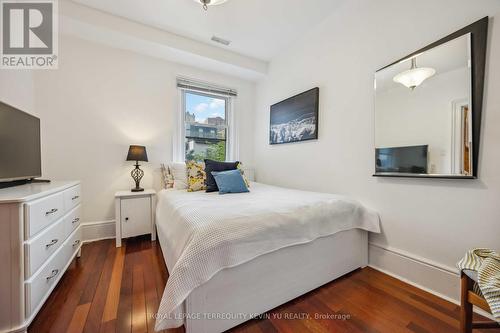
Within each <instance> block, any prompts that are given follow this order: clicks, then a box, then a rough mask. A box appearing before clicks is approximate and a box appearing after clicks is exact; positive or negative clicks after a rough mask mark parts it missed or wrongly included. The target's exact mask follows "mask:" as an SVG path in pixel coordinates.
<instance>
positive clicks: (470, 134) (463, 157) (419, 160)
mask: <svg viewBox="0 0 500 333" xmlns="http://www.w3.org/2000/svg"><path fill="white" fill-rule="evenodd" d="M487 25H488V18H485V19H483V20H480V21H478V22H476V23H474V24H472V25H470V26H468V27H465V28H464V29H462V30H460V31H457V32H456V33H454V34H451V35H450V36H448V37H445V38H443V39H442V40H440V41H438V42H436V43H433V44H431V45H429V46H427V47H425V48H423V49H421V50H419V51H416V52H414V53H412V54H410V55H409V56H407V57H405V58H403V59H401V60H399V61H396V62H394V63H392V64H391V65H388V66H385V67H384V68H382V69H380V70H378V71H377V72H376V74H375V174H374V176H389V177H434V178H476V177H477V168H478V155H479V154H478V153H479V137H480V133H479V131H480V126H481V108H482V95H483V86H484V66H485V57H486V34H487Z"/></svg>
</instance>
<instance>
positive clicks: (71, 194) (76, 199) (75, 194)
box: [63, 185, 82, 212]
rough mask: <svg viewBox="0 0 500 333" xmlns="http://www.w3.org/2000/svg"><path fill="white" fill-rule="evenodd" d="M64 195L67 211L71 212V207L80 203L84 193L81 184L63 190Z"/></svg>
mask: <svg viewBox="0 0 500 333" xmlns="http://www.w3.org/2000/svg"><path fill="white" fill-rule="evenodd" d="M63 195H64V207H65V208H66V211H67V212H69V211H70V210H71V209H73V208H74V207H76V206H77V205H79V204H80V202H81V198H82V194H81V186H80V185H76V186H73V187H71V188H69V189H67V190H66V191H64V192H63Z"/></svg>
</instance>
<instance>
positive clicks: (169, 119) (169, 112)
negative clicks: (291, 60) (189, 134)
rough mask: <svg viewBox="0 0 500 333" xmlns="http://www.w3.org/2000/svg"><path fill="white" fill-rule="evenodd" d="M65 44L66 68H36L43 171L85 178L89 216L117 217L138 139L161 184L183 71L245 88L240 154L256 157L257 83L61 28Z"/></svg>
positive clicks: (238, 105)
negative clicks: (72, 34)
mask: <svg viewBox="0 0 500 333" xmlns="http://www.w3.org/2000/svg"><path fill="white" fill-rule="evenodd" d="M59 48H60V52H59V61H60V62H59V69H58V70H53V71H38V72H36V73H35V74H34V77H35V80H34V87H35V88H34V91H35V109H36V111H37V113H38V115H39V116H40V117H41V124H42V142H43V150H42V162H43V177H44V178H50V179H54V180H56V179H60V180H63V179H79V180H81V181H82V187H83V220H84V221H85V222H93V221H105V220H112V219H113V218H114V206H113V205H114V201H113V199H114V193H115V191H117V190H122V189H129V188H131V187H133V185H134V183H133V181H132V178H131V177H130V171H131V170H132V168H133V167H132V164H133V163H132V162H126V161H125V157H126V154H127V150H128V146H129V145H130V144H143V145H145V146H146V147H147V152H148V157H149V163H143V169H144V170H145V176H144V178H143V180H142V182H141V186H142V187H146V188H150V187H156V188H158V187H159V179H160V178H159V170H158V168H159V166H160V163H162V162H169V161H171V159H172V135H173V126H174V124H173V116H174V113H175V112H178V91H177V88H176V76H178V75H183V76H188V77H192V78H197V79H200V80H203V81H208V82H214V83H218V84H220V85H223V86H229V87H231V88H235V89H237V90H238V93H239V96H238V98H237V99H236V101H235V106H234V112H235V113H236V114H237V119H239V122H240V124H244V125H242V126H241V128H240V142H241V149H240V159H241V160H242V161H244V162H245V161H251V160H252V159H253V156H252V155H253V148H252V146H253V141H252V140H251V133H252V132H251V129H250V127H249V125H250V126H251V124H252V123H253V118H252V116H251V113H252V110H253V108H254V104H253V100H254V84H253V83H249V82H246V81H242V80H239V79H234V78H231V77H227V76H223V75H218V74H215V73H210V72H204V71H201V70H198V69H194V68H190V67H186V66H182V65H178V64H174V63H170V62H166V61H163V60H159V59H155V58H151V57H148V56H144V55H139V54H136V53H132V52H129V51H123V50H118V49H114V48H110V47H107V46H104V45H100V44H95V43H92V42H87V41H84V40H81V39H78V38H75V37H68V36H61V39H60V43H59Z"/></svg>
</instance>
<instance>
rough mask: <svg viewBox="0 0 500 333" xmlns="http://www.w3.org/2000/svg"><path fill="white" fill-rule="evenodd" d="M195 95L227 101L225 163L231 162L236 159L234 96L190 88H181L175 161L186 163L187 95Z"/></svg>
mask: <svg viewBox="0 0 500 333" xmlns="http://www.w3.org/2000/svg"><path fill="white" fill-rule="evenodd" d="M188 93H189V94H194V95H199V96H204V97H208V98H217V99H223V100H224V101H225V127H226V139H225V142H226V158H225V161H231V160H232V159H233V158H235V156H233V155H234V153H233V152H234V150H233V149H232V148H233V147H232V145H233V140H234V129H233V121H232V111H233V110H232V109H233V107H232V106H233V103H232V102H233V101H232V99H233V98H232V96H228V95H223V94H217V93H207V92H202V91H199V90H196V89H188V88H179V94H180V105H179V121H178V129H177V131H178V140H177V143H175V140H174V144H177V145H178V147H174V161H176V162H185V161H186V141H185V140H186V111H187V110H186V94H188ZM175 152H177V155H178V156H175V155H176V154H175Z"/></svg>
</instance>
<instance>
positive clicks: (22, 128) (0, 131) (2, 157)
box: [0, 102, 42, 182]
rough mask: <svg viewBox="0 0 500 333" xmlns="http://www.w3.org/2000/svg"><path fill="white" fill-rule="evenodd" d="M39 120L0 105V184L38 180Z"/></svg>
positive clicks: (39, 168)
mask: <svg viewBox="0 0 500 333" xmlns="http://www.w3.org/2000/svg"><path fill="white" fill-rule="evenodd" d="M41 169H42V168H41V157H40V119H38V118H37V117H34V116H32V115H29V114H27V113H26V112H23V111H20V110H18V109H16V108H14V107H12V106H10V105H7V104H5V103H2V102H0V182H7V181H14V180H22V179H30V178H35V177H40V176H41V174H42V170H41Z"/></svg>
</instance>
